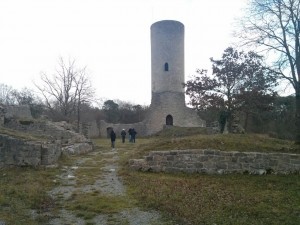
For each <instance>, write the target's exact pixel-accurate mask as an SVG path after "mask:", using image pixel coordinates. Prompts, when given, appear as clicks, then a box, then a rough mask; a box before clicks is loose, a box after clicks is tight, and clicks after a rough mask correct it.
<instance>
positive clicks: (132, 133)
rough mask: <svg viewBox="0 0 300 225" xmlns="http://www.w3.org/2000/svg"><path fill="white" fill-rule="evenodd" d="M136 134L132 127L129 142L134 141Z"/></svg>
mask: <svg viewBox="0 0 300 225" xmlns="http://www.w3.org/2000/svg"><path fill="white" fill-rule="evenodd" d="M136 134H137V132H136V131H135V129H134V128H132V130H131V142H132V143H135V135H136Z"/></svg>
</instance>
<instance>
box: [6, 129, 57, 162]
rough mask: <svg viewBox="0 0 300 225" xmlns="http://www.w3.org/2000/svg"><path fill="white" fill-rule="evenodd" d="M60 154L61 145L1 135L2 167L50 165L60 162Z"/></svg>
mask: <svg viewBox="0 0 300 225" xmlns="http://www.w3.org/2000/svg"><path fill="white" fill-rule="evenodd" d="M60 153H61V147H60V145H59V144H53V143H51V144H48V143H41V142H35V141H24V140H20V139H17V138H14V137H10V136H8V135H3V134H1V135H0V167H3V166H39V165H50V164H53V163H55V162H56V161H57V160H58V158H59V156H60Z"/></svg>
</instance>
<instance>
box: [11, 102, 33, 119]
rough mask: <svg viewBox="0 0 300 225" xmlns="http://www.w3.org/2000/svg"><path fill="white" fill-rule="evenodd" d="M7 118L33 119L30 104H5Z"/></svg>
mask: <svg viewBox="0 0 300 225" xmlns="http://www.w3.org/2000/svg"><path fill="white" fill-rule="evenodd" d="M5 109H6V112H5V117H6V118H12V117H14V118H27V119H32V116H31V111H30V107H29V105H12V106H5Z"/></svg>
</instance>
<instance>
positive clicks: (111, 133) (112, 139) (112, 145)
mask: <svg viewBox="0 0 300 225" xmlns="http://www.w3.org/2000/svg"><path fill="white" fill-rule="evenodd" d="M110 140H111V147H112V150H115V142H116V133H115V132H114V129H111V132H110Z"/></svg>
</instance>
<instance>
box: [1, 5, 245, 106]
mask: <svg viewBox="0 0 300 225" xmlns="http://www.w3.org/2000/svg"><path fill="white" fill-rule="evenodd" d="M245 2H246V0H0V65H1V67H0V77H1V79H0V83H2V84H6V85H9V86H12V87H13V88H15V89H19V90H20V89H22V88H24V87H27V88H31V89H35V87H34V85H33V82H36V83H38V82H39V81H40V74H41V72H45V73H46V74H48V75H52V74H53V73H55V69H56V68H57V66H58V59H59V57H62V58H64V59H66V60H68V59H69V58H71V59H75V60H76V65H77V67H81V68H82V67H84V66H86V67H87V70H88V74H89V77H90V79H91V81H92V84H93V86H94V88H95V89H96V93H97V96H98V97H99V98H102V99H103V100H107V99H113V100H115V99H119V100H122V101H129V102H131V103H134V104H141V105H148V104H150V101H151V62H150V60H151V56H150V26H151V24H153V23H155V22H157V21H160V20H177V21H180V22H182V23H183V24H184V25H185V78H186V79H189V77H190V76H191V75H193V74H195V70H196V69H197V68H204V69H209V67H210V63H209V58H210V57H214V58H219V57H221V54H222V52H223V50H225V48H227V47H228V46H230V44H231V42H232V41H233V37H232V36H231V34H232V32H233V29H234V27H233V22H234V18H236V17H239V16H241V15H242V8H243V7H245V4H246V3H245Z"/></svg>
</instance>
